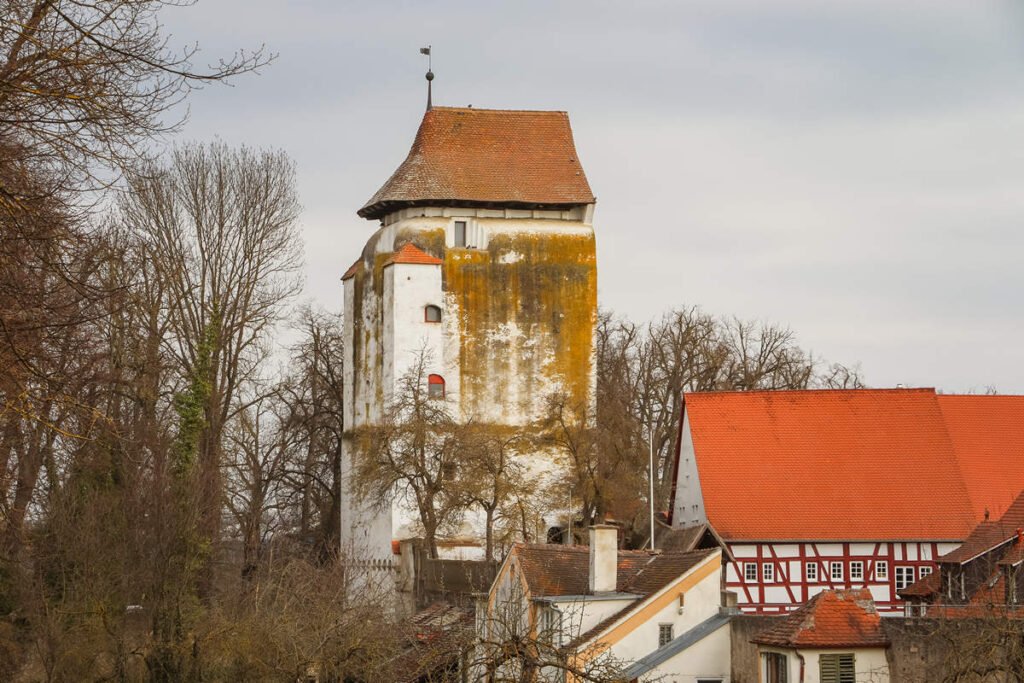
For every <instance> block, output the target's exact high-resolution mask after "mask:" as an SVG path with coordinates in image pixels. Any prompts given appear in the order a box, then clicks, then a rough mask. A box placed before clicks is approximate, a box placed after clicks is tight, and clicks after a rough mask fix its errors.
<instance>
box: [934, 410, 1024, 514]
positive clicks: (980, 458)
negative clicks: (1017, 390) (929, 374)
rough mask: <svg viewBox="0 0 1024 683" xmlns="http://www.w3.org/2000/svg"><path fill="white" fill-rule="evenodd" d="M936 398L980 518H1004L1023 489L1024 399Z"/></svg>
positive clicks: (975, 511) (975, 510)
mask: <svg viewBox="0 0 1024 683" xmlns="http://www.w3.org/2000/svg"><path fill="white" fill-rule="evenodd" d="M937 399H938V403H939V408H940V409H941V410H942V415H943V417H944V419H945V422H946V428H947V429H948V430H949V436H950V439H952V442H953V450H954V452H955V453H956V456H957V459H958V460H959V462H960V471H961V472H962V473H963V476H964V484H965V485H966V486H967V493H968V494H969V495H970V497H971V502H972V504H973V507H974V516H975V519H984V517H985V510H986V509H988V510H989V512H990V515H991V518H992V519H997V518H999V517H1000V516H1001V515H1002V514H1003V511H1004V510H1006V509H1007V508H1008V507H1009V506H1010V504H1011V503H1012V502H1013V500H1014V499H1015V498H1016V497H1017V495H1018V494H1019V493H1020V492H1021V490H1022V489H1024V396H950V395H941V394H940V395H939V396H938V397H937Z"/></svg>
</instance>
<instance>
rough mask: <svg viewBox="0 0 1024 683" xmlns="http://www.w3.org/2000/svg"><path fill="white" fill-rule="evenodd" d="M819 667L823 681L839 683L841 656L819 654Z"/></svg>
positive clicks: (822, 682) (823, 682) (825, 682)
mask: <svg viewBox="0 0 1024 683" xmlns="http://www.w3.org/2000/svg"><path fill="white" fill-rule="evenodd" d="M818 669H819V673H820V675H821V683H839V658H838V657H836V656H835V655H819V656H818Z"/></svg>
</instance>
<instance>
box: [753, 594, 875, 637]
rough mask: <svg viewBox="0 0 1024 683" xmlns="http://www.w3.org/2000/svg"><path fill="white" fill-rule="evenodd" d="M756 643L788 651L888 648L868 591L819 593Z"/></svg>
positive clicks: (760, 635)
mask: <svg viewBox="0 0 1024 683" xmlns="http://www.w3.org/2000/svg"><path fill="white" fill-rule="evenodd" d="M753 642H755V643H761V644H763V645H772V646H775V647H785V648H834V647H887V646H888V645H889V642H888V641H887V640H886V638H885V634H884V633H883V632H882V623H881V619H880V618H879V616H878V610H876V609H875V603H874V601H873V600H872V599H871V591H869V590H868V589H867V588H861V589H860V590H849V591H824V592H822V593H818V594H817V595H815V596H814V597H813V598H811V599H810V600H808V601H807V602H806V603H805V604H804V605H803V606H802V607H800V608H799V609H797V610H795V611H793V612H790V613H789V614H788V615H787V616H786V617H785V618H783V619H781V620H780V621H779V622H778V623H777V624H775V625H774V626H772V627H771V628H769V629H767V630H765V631H763V632H761V633H759V634H758V635H757V636H756V637H755V638H754V640H753Z"/></svg>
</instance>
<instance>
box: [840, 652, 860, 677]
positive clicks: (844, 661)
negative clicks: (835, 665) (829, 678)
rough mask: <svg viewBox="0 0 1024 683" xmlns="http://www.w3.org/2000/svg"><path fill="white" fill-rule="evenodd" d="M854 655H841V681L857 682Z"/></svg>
mask: <svg viewBox="0 0 1024 683" xmlns="http://www.w3.org/2000/svg"><path fill="white" fill-rule="evenodd" d="M855 673H856V669H855V667H854V665H853V655H852V654H850V655H839V683H855Z"/></svg>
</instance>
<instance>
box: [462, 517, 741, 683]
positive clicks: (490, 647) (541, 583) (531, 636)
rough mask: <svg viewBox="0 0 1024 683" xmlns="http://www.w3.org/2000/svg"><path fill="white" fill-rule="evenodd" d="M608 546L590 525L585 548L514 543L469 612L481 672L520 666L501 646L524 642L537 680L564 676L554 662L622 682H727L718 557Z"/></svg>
mask: <svg viewBox="0 0 1024 683" xmlns="http://www.w3.org/2000/svg"><path fill="white" fill-rule="evenodd" d="M617 545H618V544H617V529H616V528H615V527H613V526H608V525H598V526H596V527H592V528H591V530H590V545H589V547H588V546H560V545H534V544H522V543H520V544H516V545H515V546H514V547H513V549H512V551H511V552H510V553H509V555H508V556H507V557H506V559H505V561H504V563H503V564H502V566H501V568H500V569H499V571H498V575H497V577H496V578H495V581H494V584H493V585H492V586H491V589H490V591H489V592H488V594H487V597H486V599H485V600H482V601H481V603H480V606H479V607H478V611H477V634H478V639H479V645H480V647H479V648H478V649H479V651H481V652H483V653H490V654H487V655H486V656H485V657H484V659H487V660H489V664H490V666H492V667H495V668H501V667H513V666H516V665H521V662H518V663H517V662H513V661H511V660H510V659H508V657H507V653H508V651H509V648H508V647H507V644H508V643H510V642H522V640H524V639H526V640H530V641H532V642H534V643H535V649H536V651H538V652H539V654H536V655H535V657H536V659H537V660H538V661H539V662H541V664H540V665H539V668H540V669H541V671H540V673H541V679H540V680H547V678H544V676H552V677H555V678H557V676H558V674H559V673H560V672H561V674H562V675H564V674H565V670H564V669H559V666H558V664H557V662H558V661H562V662H564V663H565V664H566V665H567V666H568V667H569V668H570V669H575V670H579V671H597V670H602V671H612V670H613V671H615V672H616V674H615V675H617V676H623V677H625V680H647V679H653V678H657V677H659V676H664V675H669V676H670V677H671V676H678V675H684V674H686V675H697V676H699V677H705V678H710V679H715V680H717V679H726V678H728V676H729V661H730V659H729V652H730V634H729V627H728V625H729V617H730V615H729V612H728V610H723V608H722V593H721V588H720V584H721V550H720V549H718V548H713V549H703V550H696V551H692V552H657V551H655V552H650V551H636V550H633V551H630V550H619V549H618V547H617ZM568 680H572V677H571V675H570V676H569V678H568ZM687 680H690V679H689V678H687Z"/></svg>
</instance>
